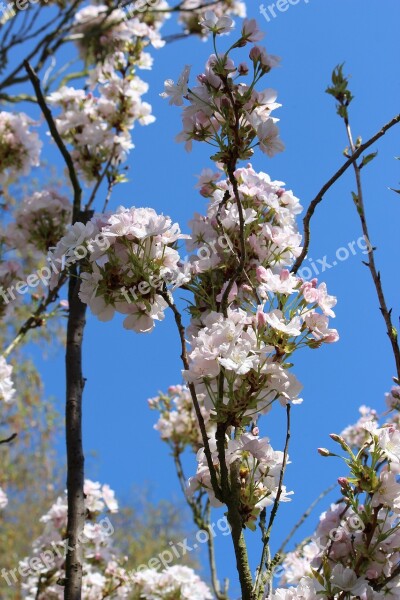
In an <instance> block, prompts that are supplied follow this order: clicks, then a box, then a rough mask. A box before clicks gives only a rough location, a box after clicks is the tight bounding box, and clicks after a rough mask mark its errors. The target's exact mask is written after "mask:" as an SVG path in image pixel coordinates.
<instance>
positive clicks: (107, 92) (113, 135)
mask: <svg viewBox="0 0 400 600" xmlns="http://www.w3.org/2000/svg"><path fill="white" fill-rule="evenodd" d="M120 63H121V68H125V67H126V59H125V58H124V57H123V56H122V57H121V59H120ZM99 69H100V70H101V75H100V73H99V75H98V76H99V77H100V79H99V82H100V87H99V95H98V96H95V95H94V93H92V92H85V91H84V90H81V89H75V88H72V87H62V88H61V89H59V90H58V91H57V92H53V93H52V94H50V95H49V97H48V98H47V101H48V102H49V104H52V105H55V106H59V107H61V114H60V115H59V116H58V117H57V119H56V124H57V129H58V131H59V132H60V134H61V136H62V138H63V139H64V140H65V141H66V142H68V143H69V144H71V145H72V148H73V149H72V152H71V155H72V158H73V160H74V163H75V166H76V168H77V170H78V171H79V173H81V174H82V176H83V178H84V179H85V181H86V182H88V183H90V182H91V181H93V180H96V179H98V178H99V177H100V174H101V172H102V168H103V166H104V165H107V163H108V161H110V166H111V167H114V168H117V167H118V166H119V165H120V164H121V163H122V162H124V161H125V160H126V157H127V154H128V152H129V150H131V149H132V148H133V147H134V146H133V143H132V140H131V134H130V130H131V129H132V128H133V126H134V124H135V122H136V121H138V122H139V123H141V124H142V125H147V124H149V123H152V122H153V121H154V117H152V116H151V114H150V113H151V106H150V105H149V104H147V103H146V102H142V100H141V96H142V95H143V94H145V93H146V92H147V90H148V85H147V83H145V82H144V81H142V80H141V79H140V78H139V77H136V76H132V78H128V77H123V76H121V75H120V74H119V73H118V72H117V71H116V70H112V69H111V68H110V69H109V71H107V68H106V66H103V67H101V68H99ZM96 73H97V71H96ZM107 73H109V75H108V76H107Z"/></svg>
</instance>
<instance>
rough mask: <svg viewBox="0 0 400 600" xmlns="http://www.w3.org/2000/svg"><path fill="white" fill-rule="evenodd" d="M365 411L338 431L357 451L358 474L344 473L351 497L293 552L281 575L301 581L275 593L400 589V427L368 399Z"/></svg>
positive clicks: (370, 593) (366, 597) (348, 595)
mask: <svg viewBox="0 0 400 600" xmlns="http://www.w3.org/2000/svg"><path fill="white" fill-rule="evenodd" d="M396 391H397V390H396V389H395V390H394V393H396ZM392 392H393V390H392ZM360 412H361V415H362V416H361V418H360V420H359V421H358V423H357V424H356V425H355V426H353V427H348V428H346V429H345V430H344V432H343V434H342V435H341V436H336V435H332V436H331V437H332V439H334V440H335V441H336V442H337V443H339V444H340V446H341V447H342V449H343V450H345V451H346V452H347V453H348V454H349V457H350V459H351V460H349V461H348V464H349V466H350V468H351V476H350V477H340V478H339V480H338V481H339V484H340V486H341V489H342V495H343V498H342V499H341V501H340V502H338V503H336V504H332V505H331V507H330V508H329V509H328V510H327V511H326V512H324V513H323V514H322V515H321V517H320V522H319V524H318V527H317V529H316V531H315V533H314V535H313V536H312V537H311V540H309V541H307V542H306V543H304V544H300V545H299V546H298V548H297V549H296V550H295V551H293V552H290V553H289V554H287V555H286V556H285V559H284V561H283V565H282V566H283V569H284V576H283V578H282V582H281V583H282V584H286V585H292V586H296V585H297V587H296V588H294V587H289V588H288V589H283V588H282V589H279V590H276V592H275V596H274V598H275V600H278V599H279V600H289V599H292V598H293V599H295V598H310V599H312V600H314V599H315V600H317V598H320V597H321V596H322V595H323V596H327V597H332V598H336V597H340V598H343V599H346V600H350V599H352V598H360V599H362V600H384V599H386V598H388V599H389V598H393V599H394V598H398V597H400V574H399V573H398V565H399V561H400V550H399V548H400V533H399V525H400V482H399V472H400V429H399V427H398V426H397V425H395V424H394V423H393V422H390V421H389V422H388V423H387V424H385V425H383V426H382V427H379V424H378V419H377V415H376V412H375V411H373V410H371V409H368V408H366V407H365V406H362V407H361V409H360ZM352 449H357V450H358V453H357V457H356V456H355V454H353V452H352ZM322 453H323V454H324V453H325V456H326V455H327V454H328V451H323V452H322ZM322 566H323V568H322ZM317 572H318V573H321V577H314V575H315V573H317ZM305 582H306V584H307V586H308V587H309V595H304V593H303V588H304V585H305Z"/></svg>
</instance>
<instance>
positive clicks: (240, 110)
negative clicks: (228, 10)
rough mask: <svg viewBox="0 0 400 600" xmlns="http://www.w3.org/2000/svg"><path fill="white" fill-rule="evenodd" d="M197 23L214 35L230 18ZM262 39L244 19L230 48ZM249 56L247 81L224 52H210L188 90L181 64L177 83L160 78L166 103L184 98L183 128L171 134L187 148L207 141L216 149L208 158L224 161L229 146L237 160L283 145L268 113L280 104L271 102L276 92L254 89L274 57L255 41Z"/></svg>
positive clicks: (212, 15)
mask: <svg viewBox="0 0 400 600" xmlns="http://www.w3.org/2000/svg"><path fill="white" fill-rule="evenodd" d="M203 24H204V25H205V26H207V27H208V28H209V29H210V30H211V31H213V32H214V34H217V33H218V34H220V33H223V32H224V31H227V30H228V31H229V29H230V28H231V24H233V22H232V21H231V20H230V19H229V18H227V17H222V18H220V19H218V18H217V17H216V15H215V13H210V14H208V15H207V18H206V19H205V20H204V21H203ZM262 37H263V34H262V33H261V32H260V30H259V29H258V27H257V24H256V21H255V20H254V19H252V20H250V21H249V20H245V22H244V24H243V27H242V32H241V37H240V39H239V40H238V41H237V42H236V43H235V44H234V45H233V47H240V46H245V45H246V44H247V43H250V42H255V41H258V40H260V39H261V38H262ZM249 58H250V60H251V62H252V67H253V69H252V70H253V79H252V81H250V82H248V83H244V82H242V81H241V79H242V78H243V77H245V76H246V75H248V73H249V71H250V67H249V65H248V64H247V63H244V62H242V63H240V65H239V66H237V67H236V66H235V64H234V62H233V60H232V58H231V57H230V55H229V52H227V53H225V54H222V53H221V54H212V55H211V56H210V57H209V58H208V60H207V63H206V65H205V70H204V72H203V73H202V74H200V75H199V76H198V77H197V82H198V84H199V85H196V86H195V87H193V88H189V87H188V81H189V75H190V68H189V67H185V69H184V71H183V73H182V74H181V76H180V78H179V80H178V83H177V84H175V83H174V82H173V81H172V80H170V79H169V80H167V81H166V82H165V91H164V92H163V94H161V95H162V96H163V97H165V98H168V97H169V98H170V104H175V105H177V106H181V105H182V104H183V99H184V98H185V99H187V100H188V101H189V105H188V106H186V107H185V108H184V110H183V114H182V123H183V130H182V132H181V133H180V134H179V135H178V137H177V141H182V142H185V148H186V149H187V150H191V148H192V143H193V141H198V142H208V143H212V144H214V145H216V146H217V147H219V151H218V152H217V153H216V154H215V155H214V156H213V157H212V158H213V159H214V160H219V161H221V162H224V163H225V164H229V163H230V162H231V161H232V146H233V145H234V148H235V153H236V154H237V158H238V159H242V160H246V159H248V158H250V157H251V156H252V155H253V154H254V148H255V147H256V146H259V148H260V150H261V151H262V152H264V153H265V154H267V155H268V156H270V157H271V156H274V155H275V154H276V153H277V152H281V151H282V150H283V149H284V145H283V143H282V142H281V140H280V138H279V130H278V128H277V126H276V122H277V120H278V119H276V118H274V117H272V116H271V113H272V112H273V111H274V110H275V109H277V108H279V106H280V104H278V103H277V102H276V99H277V93H276V92H275V90H273V89H270V88H268V89H265V90H264V91H262V92H258V91H256V90H255V87H254V86H255V84H256V83H257V82H258V81H259V79H261V78H262V77H263V76H264V75H265V74H266V73H268V72H269V71H271V69H272V68H273V67H275V66H276V65H277V64H278V62H279V61H278V59H277V57H275V56H271V55H268V54H267V52H266V50H265V49H264V48H262V47H259V46H256V45H255V46H254V47H253V48H252V49H251V51H250V54H249ZM236 79H239V80H240V83H236Z"/></svg>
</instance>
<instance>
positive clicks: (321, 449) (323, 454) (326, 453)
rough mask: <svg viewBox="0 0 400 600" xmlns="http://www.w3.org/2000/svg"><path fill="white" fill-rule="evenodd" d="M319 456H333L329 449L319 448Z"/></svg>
mask: <svg viewBox="0 0 400 600" xmlns="http://www.w3.org/2000/svg"><path fill="white" fill-rule="evenodd" d="M318 454H320V455H321V456H331V453H330V452H329V450H328V449H327V448H318Z"/></svg>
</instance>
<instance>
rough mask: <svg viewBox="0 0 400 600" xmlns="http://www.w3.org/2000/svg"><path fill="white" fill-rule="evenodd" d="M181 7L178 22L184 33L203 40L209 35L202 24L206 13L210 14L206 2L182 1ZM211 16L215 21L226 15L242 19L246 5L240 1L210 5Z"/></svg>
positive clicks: (230, 0) (227, 1)
mask: <svg viewBox="0 0 400 600" xmlns="http://www.w3.org/2000/svg"><path fill="white" fill-rule="evenodd" d="M181 6H182V8H183V9H184V10H183V11H182V12H181V13H180V14H179V22H180V23H182V25H183V27H184V29H185V31H186V33H195V34H198V35H201V36H202V37H203V38H204V37H206V36H207V35H209V33H210V28H209V27H207V23H205V22H204V21H206V20H207V13H209V12H210V11H209V10H208V8H207V5H206V2H204V0H183V2H182V4H181ZM212 14H215V16H216V18H217V19H223V18H224V17H226V16H227V15H236V16H238V17H241V18H244V17H245V16H246V4H245V3H244V2H242V1H241V0H224V2H217V3H212ZM229 20H230V19H229Z"/></svg>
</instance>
